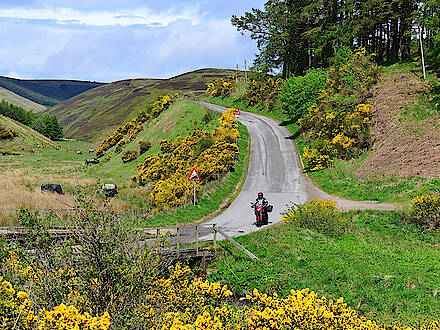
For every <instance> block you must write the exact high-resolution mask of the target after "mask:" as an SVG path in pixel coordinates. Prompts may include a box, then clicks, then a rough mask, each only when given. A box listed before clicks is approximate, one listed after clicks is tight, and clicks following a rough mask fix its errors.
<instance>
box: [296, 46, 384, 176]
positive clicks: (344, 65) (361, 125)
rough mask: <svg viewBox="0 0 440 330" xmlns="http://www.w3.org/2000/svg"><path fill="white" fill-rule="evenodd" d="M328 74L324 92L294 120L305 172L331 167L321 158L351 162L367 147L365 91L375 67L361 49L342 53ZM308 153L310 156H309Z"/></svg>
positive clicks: (368, 105) (373, 74)
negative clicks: (305, 146)
mask: <svg viewBox="0 0 440 330" xmlns="http://www.w3.org/2000/svg"><path fill="white" fill-rule="evenodd" d="M343 51H344V52H343V54H344V56H342V55H341V54H339V56H337V57H336V59H335V60H334V65H333V66H332V67H331V68H330V69H329V71H328V77H327V79H326V82H325V88H324V89H322V90H320V91H319V93H318V97H317V101H316V103H315V104H313V105H312V106H310V107H309V108H308V111H307V113H306V114H305V115H304V118H301V119H299V120H298V123H299V127H300V132H301V133H302V135H303V137H304V139H305V140H306V142H307V144H308V146H309V148H310V149H309V151H308V152H306V150H304V151H305V152H304V158H305V160H306V162H308V164H306V166H307V167H308V168H309V170H314V171H317V170H320V169H322V168H325V167H327V166H329V165H330V164H331V161H317V160H324V158H327V157H328V159H334V158H340V159H351V158H353V157H357V156H359V155H360V154H361V153H362V152H364V151H365V150H367V149H368V148H369V147H370V145H371V132H370V122H371V121H370V117H371V105H370V104H364V103H362V101H365V99H366V95H367V92H368V90H369V88H370V87H371V86H372V85H373V84H374V83H375V82H376V79H377V71H378V67H377V65H376V64H374V62H373V61H372V57H371V55H370V56H369V55H367V54H366V52H365V49H364V48H359V49H356V50H355V51H354V52H352V51H350V50H347V49H343ZM310 150H311V152H310Z"/></svg>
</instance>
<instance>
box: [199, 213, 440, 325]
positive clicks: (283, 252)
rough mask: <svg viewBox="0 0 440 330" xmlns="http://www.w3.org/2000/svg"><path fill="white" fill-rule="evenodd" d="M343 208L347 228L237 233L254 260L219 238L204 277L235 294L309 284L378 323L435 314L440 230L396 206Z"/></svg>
mask: <svg viewBox="0 0 440 330" xmlns="http://www.w3.org/2000/svg"><path fill="white" fill-rule="evenodd" d="M349 215H350V216H351V218H352V225H351V228H350V231H349V232H347V233H343V234H342V236H340V237H328V236H325V235H322V234H320V233H317V232H314V231H311V230H308V229H301V228H297V227H295V226H294V225H291V224H289V225H279V226H275V227H272V228H269V229H268V230H264V231H259V232H256V233H253V234H250V235H247V236H243V237H239V238H237V241H238V242H239V243H240V244H242V245H243V246H245V247H246V248H247V249H249V250H250V251H251V252H253V253H254V254H256V255H257V256H258V257H259V259H258V260H256V261H254V260H251V259H249V258H248V257H247V256H246V255H244V254H243V253H242V252H241V251H239V250H238V249H236V248H235V247H233V246H232V245H231V244H230V243H228V242H222V243H221V245H222V247H223V248H224V249H225V254H224V256H223V257H221V258H219V259H217V260H216V261H215V262H214V263H213V264H212V265H211V266H210V268H209V269H208V274H209V278H210V279H211V280H215V281H221V282H222V283H225V284H227V285H229V286H230V287H232V288H233V290H234V291H235V292H237V293H239V294H244V293H249V292H251V290H252V289H253V288H257V289H258V290H261V291H263V292H266V293H271V292H277V293H278V294H280V295H282V296H286V295H287V294H288V293H289V290H290V289H303V288H310V289H311V290H313V291H315V292H317V293H318V295H323V296H326V297H327V298H332V299H337V298H339V297H343V298H344V300H345V301H346V302H347V303H348V304H349V305H350V306H351V307H353V308H354V309H356V310H357V311H359V312H360V313H362V314H364V315H366V316H367V317H368V318H370V319H375V320H378V321H380V322H383V323H391V322H394V321H400V322H402V323H405V324H411V323H414V322H416V321H426V320H430V319H438V318H439V317H440V310H439V309H438V304H439V299H440V295H439V293H440V282H439V280H438V273H439V272H440V258H439V257H440V247H439V244H438V242H439V238H440V233H439V232H436V231H431V232H422V231H420V230H419V229H418V228H417V227H415V226H412V225H408V224H405V223H403V222H402V220H401V218H400V216H399V214H398V213H396V212H379V211H358V212H351V213H349Z"/></svg>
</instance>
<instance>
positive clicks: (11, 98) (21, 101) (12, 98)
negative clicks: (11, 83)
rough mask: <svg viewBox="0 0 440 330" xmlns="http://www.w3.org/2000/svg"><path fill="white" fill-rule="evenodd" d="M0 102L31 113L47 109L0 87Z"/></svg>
mask: <svg viewBox="0 0 440 330" xmlns="http://www.w3.org/2000/svg"><path fill="white" fill-rule="evenodd" d="M2 100H5V101H6V102H8V103H12V104H13V105H17V106H19V107H22V108H24V109H26V110H29V111H33V112H41V111H43V110H46V109H47V107H46V106H44V105H41V104H38V103H35V102H34V101H31V100H29V99H27V98H24V97H23V96H20V95H18V94H15V93H14V92H11V91H10V90H9V89H6V88H3V87H0V101H2Z"/></svg>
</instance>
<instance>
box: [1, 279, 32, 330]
mask: <svg viewBox="0 0 440 330" xmlns="http://www.w3.org/2000/svg"><path fill="white" fill-rule="evenodd" d="M36 324H37V317H36V316H35V315H34V313H33V311H32V303H31V301H30V300H29V298H28V295H27V293H26V292H23V291H20V292H16V291H15V290H14V288H13V287H12V284H11V283H10V282H8V281H5V280H4V279H3V277H1V276H0V327H1V328H2V329H12V328H14V327H16V328H17V329H18V328H20V329H33V328H35V325H36Z"/></svg>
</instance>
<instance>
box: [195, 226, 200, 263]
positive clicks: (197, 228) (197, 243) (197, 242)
mask: <svg viewBox="0 0 440 330" xmlns="http://www.w3.org/2000/svg"><path fill="white" fill-rule="evenodd" d="M198 255H199V226H196V257H197V256H198Z"/></svg>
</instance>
